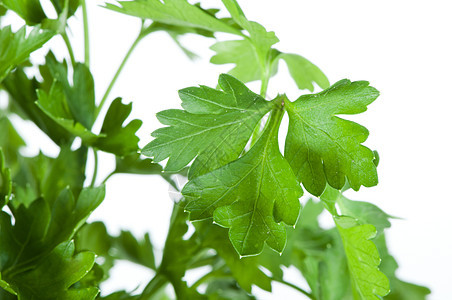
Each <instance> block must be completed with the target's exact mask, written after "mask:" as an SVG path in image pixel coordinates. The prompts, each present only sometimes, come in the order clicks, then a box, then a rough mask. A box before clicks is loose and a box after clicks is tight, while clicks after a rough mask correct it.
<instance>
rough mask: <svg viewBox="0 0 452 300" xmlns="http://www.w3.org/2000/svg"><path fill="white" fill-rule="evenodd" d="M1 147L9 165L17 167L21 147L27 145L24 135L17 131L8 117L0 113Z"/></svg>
mask: <svg viewBox="0 0 452 300" xmlns="http://www.w3.org/2000/svg"><path fill="white" fill-rule="evenodd" d="M0 132H1V133H2V134H1V135H0V148H2V149H3V153H4V155H5V159H6V160H5V161H6V162H7V164H8V166H9V167H13V168H16V167H17V161H18V158H19V149H20V148H21V147H22V146H25V142H24V140H23V139H22V137H21V136H20V135H19V134H18V133H17V131H16V129H15V128H14V126H13V125H12V124H11V122H10V121H9V119H8V117H6V116H2V115H1V114H0Z"/></svg>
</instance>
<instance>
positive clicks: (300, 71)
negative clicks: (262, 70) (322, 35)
mask: <svg viewBox="0 0 452 300" xmlns="http://www.w3.org/2000/svg"><path fill="white" fill-rule="evenodd" d="M278 58H280V59H283V60H284V61H285V62H286V64H287V67H288V68H289V72H290V75H291V76H292V78H293V79H294V81H295V83H296V84H297V87H298V88H299V89H300V90H304V89H308V90H310V91H311V92H312V91H314V86H313V85H312V83H313V82H315V83H317V84H318V86H319V87H321V88H322V89H326V88H328V87H329V86H330V83H329V81H328V78H327V77H326V75H325V74H323V72H322V71H320V69H319V68H318V67H317V66H316V65H314V64H313V63H311V62H310V61H309V60H307V59H306V58H304V57H303V56H300V55H298V54H291V53H281V54H280V55H279V57H278Z"/></svg>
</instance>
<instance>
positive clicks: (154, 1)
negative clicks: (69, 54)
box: [105, 0, 239, 34]
mask: <svg viewBox="0 0 452 300" xmlns="http://www.w3.org/2000/svg"><path fill="white" fill-rule="evenodd" d="M119 5H120V6H116V5H113V4H109V3H107V4H106V6H105V7H106V8H108V9H111V10H114V11H117V12H120V13H123V14H127V15H131V16H136V17H139V18H142V19H151V20H153V21H156V22H160V23H163V24H168V25H176V26H185V27H192V28H200V29H205V30H208V31H212V32H227V33H232V34H238V33H239V31H238V30H236V29H235V28H234V27H232V26H230V25H228V24H226V23H224V22H222V21H220V20H218V19H217V18H215V17H214V16H212V15H211V14H209V13H207V12H206V11H204V10H202V9H201V8H199V7H198V6H196V5H191V4H190V3H188V2H187V1H186V0H164V1H159V0H135V1H119Z"/></svg>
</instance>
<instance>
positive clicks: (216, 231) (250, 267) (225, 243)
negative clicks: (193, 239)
mask: <svg viewBox="0 0 452 300" xmlns="http://www.w3.org/2000/svg"><path fill="white" fill-rule="evenodd" d="M193 225H194V226H195V228H196V233H197V235H198V237H199V238H200V240H201V244H202V246H203V247H207V248H211V249H214V250H215V251H216V252H217V254H218V255H219V256H220V257H221V258H222V259H223V260H224V262H225V263H226V265H227V266H228V267H229V269H230V272H231V273H232V275H233V276H234V279H235V280H236V281H237V283H238V284H239V285H240V287H241V288H242V289H244V290H245V291H247V292H248V293H251V287H252V285H256V286H258V287H260V288H261V289H263V290H265V291H271V279H270V278H269V277H268V276H267V275H266V274H265V273H264V272H262V271H261V270H260V269H259V266H260V265H259V262H260V260H259V257H243V258H240V257H239V255H237V252H236V251H235V249H234V247H233V246H232V244H231V242H230V241H229V239H228V231H227V230H226V229H224V228H221V227H219V226H216V225H214V224H212V222H211V221H210V220H206V221H202V222H195V223H193Z"/></svg>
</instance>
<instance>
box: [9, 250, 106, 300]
mask: <svg viewBox="0 0 452 300" xmlns="http://www.w3.org/2000/svg"><path fill="white" fill-rule="evenodd" d="M94 259H95V255H94V253H91V252H82V253H78V254H76V255H74V243H73V242H66V243H62V244H60V245H59V246H57V247H56V248H55V249H54V250H53V251H52V252H51V253H50V254H49V255H48V256H47V257H46V258H44V259H43V260H41V261H40V262H39V263H38V264H37V265H36V266H35V267H34V268H33V269H32V270H30V271H28V272H23V273H20V274H17V275H16V276H15V277H14V280H12V285H13V287H14V289H15V290H16V291H17V292H18V294H19V295H20V299H43V300H47V299H48V300H50V299H65V300H66V299H67V300H90V299H94V298H96V296H97V294H98V293H99V290H98V289H97V288H95V287H91V288H85V289H72V288H70V287H71V285H72V284H74V283H76V282H77V281H79V280H80V279H81V278H83V277H84V276H85V275H86V274H87V273H88V271H89V270H90V269H91V268H92V267H93V265H94Z"/></svg>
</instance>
